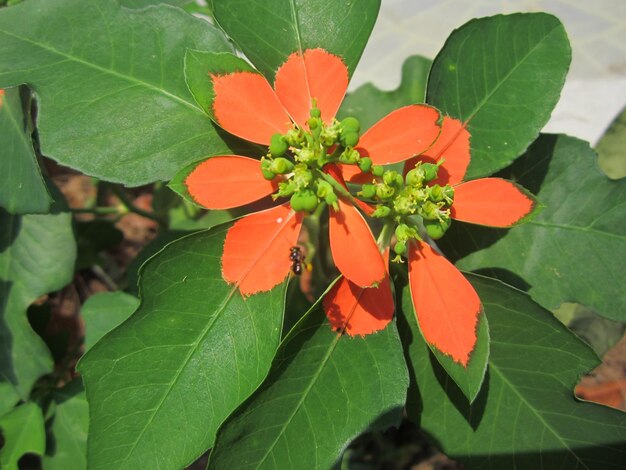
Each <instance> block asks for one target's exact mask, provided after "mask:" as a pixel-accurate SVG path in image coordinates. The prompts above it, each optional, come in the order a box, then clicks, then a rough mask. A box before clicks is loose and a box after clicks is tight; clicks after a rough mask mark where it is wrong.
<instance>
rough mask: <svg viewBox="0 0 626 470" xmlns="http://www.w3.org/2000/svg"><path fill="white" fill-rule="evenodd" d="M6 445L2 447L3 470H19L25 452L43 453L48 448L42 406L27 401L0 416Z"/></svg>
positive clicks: (1, 461) (0, 450)
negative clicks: (19, 462) (19, 463)
mask: <svg viewBox="0 0 626 470" xmlns="http://www.w3.org/2000/svg"><path fill="white" fill-rule="evenodd" d="M0 431H1V434H2V437H3V440H4V446H3V447H2V449H0V464H1V465H2V470H5V469H6V470H14V469H15V470H17V468H18V467H17V462H18V460H19V459H20V457H22V456H23V455H24V454H36V455H43V453H44V452H45V450H46V429H45V425H44V421H43V414H42V412H41V408H39V406H37V405H36V404H35V403H26V404H25V405H21V406H18V407H17V408H15V409H14V410H13V411H10V412H9V413H7V414H5V415H4V416H0Z"/></svg>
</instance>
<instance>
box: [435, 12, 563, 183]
mask: <svg viewBox="0 0 626 470" xmlns="http://www.w3.org/2000/svg"><path fill="white" fill-rule="evenodd" d="M570 58H571V51H570V46H569V41H568V39H567V34H566V33H565V29H564V28H563V25H562V24H561V22H560V21H559V20H558V19H557V18H555V17H554V16H551V15H548V14H545V13H525V14H514V15H506V16H505V15H497V16H492V17H489V18H479V19H475V20H472V21H470V22H469V23H467V24H465V25H463V26H461V27H460V28H459V29H457V30H455V31H454V32H453V33H452V34H451V35H450V37H449V38H448V40H447V41H446V43H445V45H444V46H443V49H442V50H441V52H439V54H438V55H437V57H436V58H435V61H434V63H433V67H432V70H431V72H430V77H429V79H428V93H427V101H428V103H429V104H432V105H433V106H435V107H437V108H439V109H440V110H441V111H442V113H443V114H447V115H450V116H452V117H454V118H457V119H460V120H461V121H463V122H464V123H465V124H466V125H467V129H468V130H469V132H470V134H471V136H472V137H471V141H470V143H471V155H472V160H471V163H470V166H469V169H468V173H467V175H466V177H467V179H472V178H476V177H478V176H484V175H488V174H491V173H493V172H494V171H496V170H499V169H500V168H503V167H505V166H506V165H508V164H509V163H511V162H512V161H513V160H514V159H515V158H516V157H517V156H518V155H520V154H521V153H522V152H523V151H524V150H525V149H526V147H527V146H528V145H529V144H530V143H531V142H532V141H533V140H535V138H536V137H537V135H538V134H539V131H540V130H541V128H542V127H543V126H544V125H545V124H546V122H548V119H549V118H550V114H551V113H552V110H553V109H554V106H555V105H556V103H557V101H558V99H559V94H560V92H561V88H562V87H563V83H564V81H565V75H566V74H567V70H568V68H569V64H570Z"/></svg>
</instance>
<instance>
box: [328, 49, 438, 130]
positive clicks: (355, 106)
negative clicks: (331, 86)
mask: <svg viewBox="0 0 626 470" xmlns="http://www.w3.org/2000/svg"><path fill="white" fill-rule="evenodd" d="M431 64H432V61H431V60H430V59H426V58H425V57H421V56H418V55H414V56H411V57H409V58H407V59H406V60H405V61H404V64H402V80H401V82H400V86H398V88H396V89H395V90H391V91H382V90H380V89H378V88H376V86H375V85H374V84H372V83H366V84H365V85H361V86H360V87H359V88H357V89H356V90H354V91H353V92H351V93H348V95H347V96H346V98H345V99H344V100H343V103H342V104H341V108H340V109H339V112H338V113H337V119H340V120H341V119H343V118H345V117H348V116H354V117H356V118H358V119H359V121H361V129H363V130H366V129H369V128H370V127H371V126H372V125H373V124H375V123H376V122H377V121H378V120H379V119H381V118H382V117H384V116H386V115H387V114H389V113H390V112H392V111H393V110H395V109H398V108H401V107H402V106H407V105H409V104H416V103H423V102H424V99H425V95H426V81H427V79H428V72H429V71H430V66H431Z"/></svg>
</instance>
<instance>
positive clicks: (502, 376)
mask: <svg viewBox="0 0 626 470" xmlns="http://www.w3.org/2000/svg"><path fill="white" fill-rule="evenodd" d="M489 363H490V366H491V367H490V369H491V370H492V371H494V372H495V373H496V374H497V375H498V376H499V377H500V379H501V380H502V382H503V383H504V384H505V385H506V386H507V387H508V388H509V389H510V390H511V391H512V392H513V393H514V394H515V395H516V396H517V397H518V398H519V400H520V402H521V403H522V404H524V405H526V407H527V408H528V409H529V410H530V412H531V413H532V414H533V415H534V416H535V417H536V418H537V419H538V420H539V421H540V422H541V423H542V424H543V425H544V426H545V429H547V430H548V431H550V432H551V433H552V434H553V435H554V437H556V438H557V440H558V441H559V442H560V443H561V444H563V447H564V448H565V449H567V451H568V452H569V453H570V454H572V455H573V456H574V458H575V459H576V461H577V462H578V463H580V465H582V466H583V468H585V469H587V470H589V467H588V466H587V465H586V464H585V462H584V461H583V460H582V459H581V458H580V457H579V456H578V455H577V454H576V452H574V450H573V449H572V448H570V446H569V445H568V444H567V443H566V442H565V441H564V440H563V439H562V438H561V436H560V435H559V433H558V432H557V431H556V430H555V429H554V428H553V427H552V426H551V425H550V424H549V423H548V422H547V421H546V420H545V419H544V417H543V416H542V415H541V413H539V411H537V410H536V409H535V408H534V407H533V406H531V404H530V403H529V402H528V400H526V398H525V397H524V396H523V395H522V393H521V392H520V391H519V390H518V389H517V387H516V386H515V385H514V384H513V383H511V382H510V381H509V380H508V379H507V378H506V376H505V374H504V373H502V371H500V369H499V367H498V366H497V364H494V362H493V360H490V361H489Z"/></svg>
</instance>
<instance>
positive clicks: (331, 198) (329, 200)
mask: <svg viewBox="0 0 626 470" xmlns="http://www.w3.org/2000/svg"><path fill="white" fill-rule="evenodd" d="M338 200H339V198H337V195H336V194H335V193H328V194H327V195H326V196H324V202H325V203H326V204H328V205H329V206H331V207H332V208H333V209H335V210H338V209H339V204H337V201H338Z"/></svg>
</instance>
